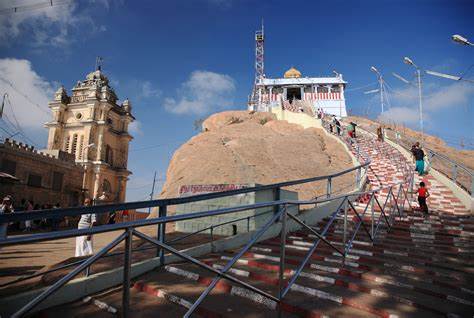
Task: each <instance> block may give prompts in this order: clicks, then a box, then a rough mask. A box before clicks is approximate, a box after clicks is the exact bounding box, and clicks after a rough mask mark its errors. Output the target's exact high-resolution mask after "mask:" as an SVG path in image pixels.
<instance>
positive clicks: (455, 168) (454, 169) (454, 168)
mask: <svg viewBox="0 0 474 318" xmlns="http://www.w3.org/2000/svg"><path fill="white" fill-rule="evenodd" d="M457 177H458V166H457V165H456V164H455V163H453V181H454V183H456V179H457Z"/></svg>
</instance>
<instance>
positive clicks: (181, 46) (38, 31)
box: [0, 0, 474, 199]
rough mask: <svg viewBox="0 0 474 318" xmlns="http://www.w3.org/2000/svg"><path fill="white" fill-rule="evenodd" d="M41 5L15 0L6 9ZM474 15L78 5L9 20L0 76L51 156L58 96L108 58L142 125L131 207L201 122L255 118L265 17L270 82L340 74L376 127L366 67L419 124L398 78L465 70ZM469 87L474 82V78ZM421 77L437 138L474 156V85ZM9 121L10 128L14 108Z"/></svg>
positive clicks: (408, 5)
mask: <svg viewBox="0 0 474 318" xmlns="http://www.w3.org/2000/svg"><path fill="white" fill-rule="evenodd" d="M44 2H45V1H44V0H30V1H12V0H9V1H3V2H2V3H1V4H0V9H2V8H11V7H14V6H17V5H24V4H31V3H44ZM472 12H474V2H472V1H454V0H452V1H428V0H425V1H389V0H384V1H380V0H379V1H251V0H240V1H239V0H190V1H180V0H178V1H148V0H142V1H125V0H124V1H107V0H95V1H92V0H82V1H76V2H71V3H70V4H67V5H60V6H57V7H53V8H44V9H39V10H28V11H24V12H21V13H7V14H1V15H0V75H1V76H2V78H4V79H5V78H6V79H7V80H8V81H9V82H10V83H12V84H14V86H15V88H16V90H14V89H12V88H11V86H9V84H7V83H6V82H5V81H4V80H1V79H0V93H2V94H3V93H4V91H7V92H8V93H9V95H10V99H11V102H12V106H13V107H14V109H15V110H16V111H15V117H16V118H17V120H18V122H19V124H20V126H21V129H22V131H23V132H24V134H25V135H27V136H28V140H27V141H30V142H29V143H31V141H34V142H35V143H36V144H38V146H39V147H41V146H44V145H45V144H46V131H45V129H44V128H42V123H43V122H44V121H45V120H47V101H48V100H50V99H51V98H52V93H53V92H54V90H56V89H57V87H58V85H60V84H64V86H65V87H66V88H67V89H71V88H72V86H73V85H74V83H75V82H76V81H77V80H79V79H83V78H84V77H85V75H86V74H87V73H88V72H90V71H92V70H93V68H94V64H95V57H96V56H98V55H100V56H103V57H104V63H103V69H104V71H105V72H106V74H107V75H108V76H109V79H110V80H111V82H112V86H113V87H114V88H115V90H116V92H117V94H118V96H119V98H120V99H124V98H126V97H129V98H130V100H131V102H132V105H133V109H134V115H135V117H136V118H137V123H136V124H135V126H134V127H133V133H134V135H135V139H134V140H133V142H132V145H131V152H130V157H129V168H130V170H132V171H133V176H132V178H131V180H130V182H129V190H128V198H129V199H143V198H145V197H146V195H147V194H148V193H149V192H150V188H151V182H152V178H153V172H154V171H155V170H157V171H158V175H162V176H163V177H164V175H165V171H166V168H167V165H168V161H169V159H170V157H171V155H172V153H173V151H174V150H175V149H176V148H177V147H179V145H180V144H182V143H183V142H185V141H186V140H187V139H189V137H191V136H192V135H194V134H196V131H195V130H194V127H193V122H194V121H195V120H196V119H199V118H204V117H206V116H207V115H209V114H210V113H212V112H216V111H222V110H224V109H245V107H246V100H247V95H248V94H249V92H250V89H251V85H252V81H253V74H254V69H253V64H254V54H255V53H254V42H253V37H254V35H253V33H254V31H255V30H256V29H257V28H258V27H259V25H260V20H261V18H262V17H263V18H264V20H265V32H266V43H265V73H266V74H267V76H268V77H277V76H280V75H281V74H282V73H283V72H284V71H285V70H286V69H288V68H289V67H290V66H295V67H297V68H298V69H299V70H300V71H301V72H302V73H303V76H318V75H330V74H331V72H332V70H337V71H338V72H340V73H342V74H343V75H344V79H345V80H346V81H348V82H349V85H348V87H347V93H346V104H347V107H348V109H349V110H350V111H351V112H352V113H353V114H368V115H369V116H371V117H377V116H378V115H379V114H378V112H379V104H378V99H377V96H373V95H366V94H363V92H364V91H366V90H370V89H373V88H376V83H375V82H376V77H375V74H374V73H372V72H370V70H369V68H370V66H371V65H375V66H376V67H377V68H378V69H379V70H380V71H381V72H382V73H383V74H384V76H385V77H386V81H387V83H388V85H389V87H390V88H391V90H390V95H389V98H390V101H391V107H392V109H391V110H389V113H388V114H387V117H388V118H390V119H396V120H398V121H401V122H405V123H406V124H407V125H409V126H412V127H415V128H416V127H417V123H418V118H417V116H418V112H417V107H418V104H417V95H416V89H414V88H413V87H410V86H407V85H405V84H404V83H402V82H400V81H398V80H397V79H395V78H394V77H393V76H392V75H391V72H396V73H398V74H400V75H402V76H404V77H405V78H408V79H413V78H414V72H413V71H414V69H413V68H411V67H409V66H407V65H405V64H403V62H402V59H403V57H404V56H409V57H411V58H412V59H413V60H414V61H415V63H417V64H418V65H420V66H421V67H423V68H426V69H431V70H435V71H441V72H445V73H450V74H462V73H463V72H464V71H466V70H467V69H468V68H469V67H470V65H472V64H474V48H472V47H464V46H460V45H456V44H454V43H453V42H451V41H450V37H451V35H452V34H456V33H459V34H462V35H464V36H465V37H467V38H469V39H471V40H474V33H473V30H474V19H472ZM466 78H474V69H471V71H470V72H468V74H467V75H466ZM423 81H424V94H425V95H426V99H425V100H426V107H425V108H426V114H425V117H426V120H425V127H426V130H427V131H428V132H431V133H433V134H436V135H438V136H440V137H443V138H444V139H445V140H446V141H447V142H449V143H452V144H454V145H459V141H460V139H461V138H464V143H465V144H466V145H469V144H471V148H473V147H474V145H473V144H474V135H473V133H472V129H471V128H470V126H472V122H473V119H474V111H473V106H474V105H473V100H474V84H460V83H456V82H453V81H449V80H446V79H437V78H434V77H428V76H425V77H424V79H423ZM361 87H363V88H361ZM22 94H23V95H27V97H28V99H30V100H33V101H34V102H35V104H36V105H33V104H32V103H31V102H29V101H28V100H27V99H26V98H25V96H23V95H22ZM40 108H42V110H40ZM45 110H46V112H45ZM6 113H7V115H9V118H13V114H12V113H11V110H10V109H8V108H7V110H6ZM12 121H13V122H14V120H12ZM2 124H4V123H2ZM2 127H4V128H8V129H10V130H14V128H12V127H8V126H2ZM0 133H3V135H2V136H3V137H4V134H5V133H4V132H3V131H1V132H0ZM15 138H18V139H21V138H24V137H22V136H21V135H17V136H16V137H15Z"/></svg>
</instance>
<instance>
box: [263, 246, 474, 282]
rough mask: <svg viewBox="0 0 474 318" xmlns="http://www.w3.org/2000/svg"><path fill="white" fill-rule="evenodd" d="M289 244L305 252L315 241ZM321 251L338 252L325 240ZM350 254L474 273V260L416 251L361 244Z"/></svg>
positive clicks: (276, 249)
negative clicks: (454, 260) (455, 260)
mask: <svg viewBox="0 0 474 318" xmlns="http://www.w3.org/2000/svg"><path fill="white" fill-rule="evenodd" d="M265 243H267V244H272V245H274V246H275V247H274V251H275V252H276V251H278V250H279V246H280V242H279V241H278V240H268V241H266V242H265ZM287 244H289V247H290V248H292V247H293V248H294V247H296V248H299V247H300V246H301V247H302V249H300V250H301V251H302V252H304V251H308V250H309V248H310V247H311V246H312V245H313V242H312V241H311V242H307V241H303V240H293V239H290V240H287ZM333 245H335V246H336V247H337V248H339V249H341V250H342V248H343V246H342V243H340V242H334V244H333ZM319 251H321V252H322V253H325V255H328V254H329V255H332V254H334V253H337V252H335V251H334V250H333V249H331V248H330V247H329V246H327V245H326V244H325V243H323V242H321V243H320V246H319V247H318V252H319ZM349 254H351V255H358V256H360V257H365V258H366V259H369V258H370V261H371V262H379V263H381V264H383V263H385V262H391V261H395V262H399V263H401V264H404V265H415V266H423V267H435V268H439V269H441V270H445V271H453V272H460V273H461V274H463V273H464V274H474V266H473V264H472V262H470V263H468V262H464V263H449V262H447V259H445V258H439V259H435V260H434V259H433V258H429V259H428V258H426V257H420V256H419V255H418V254H415V253H413V254H409V253H407V252H402V251H392V250H389V249H382V250H377V249H375V248H374V247H373V246H372V247H367V246H360V247H359V248H355V247H353V248H351V250H350V252H349Z"/></svg>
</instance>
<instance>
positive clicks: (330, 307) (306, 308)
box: [169, 259, 378, 317]
mask: <svg viewBox="0 0 474 318" xmlns="http://www.w3.org/2000/svg"><path fill="white" fill-rule="evenodd" d="M213 261H214V259H207V262H213ZM169 268H178V269H179V271H181V272H183V275H192V276H195V277H199V278H197V280H199V281H201V282H202V283H203V285H207V284H208V283H209V282H210V281H211V279H212V278H213V276H212V275H209V274H208V272H207V271H205V270H203V269H201V268H198V267H196V266H195V265H191V264H175V265H172V266H170V267H169ZM172 270H174V269H172ZM174 271H176V270H174ZM266 274H267V275H268V273H266ZM232 275H233V276H235V273H232ZM239 279H241V280H242V281H244V282H246V283H249V284H251V285H252V286H255V287H258V288H261V289H262V290H264V291H266V292H268V293H271V294H273V295H277V293H278V287H277V286H275V285H274V284H269V283H268V281H262V280H256V279H254V277H246V276H244V275H241V276H239ZM220 284H221V286H222V288H223V289H224V288H225V289H227V290H229V293H230V294H231V295H239V296H240V297H248V298H251V299H253V300H254V301H255V302H265V303H266V306H268V307H270V308H273V309H276V307H275V306H274V305H271V303H272V302H269V301H268V300H267V299H266V298H264V297H261V296H260V295H256V294H254V293H251V292H248V290H240V289H238V290H240V291H238V292H237V291H233V290H236V289H235V288H236V287H235V284H233V283H230V282H227V281H225V280H222V281H221V282H220ZM312 292H313V294H309V293H308V292H306V291H300V290H292V291H290V292H289V293H288V294H287V296H286V297H285V299H284V301H283V303H282V311H284V312H286V313H291V314H296V315H298V316H300V317H317V316H330V317H331V316H332V317H376V316H378V315H372V314H371V313H369V312H367V311H364V310H359V309H356V308H353V307H352V306H342V300H341V299H340V298H338V297H333V296H334V295H331V294H328V293H324V292H316V291H315V290H312ZM240 297H238V298H240ZM257 312H258V311H257ZM271 313H272V314H273V316H272V317H275V315H276V313H275V311H274V310H273V311H272V312H271Z"/></svg>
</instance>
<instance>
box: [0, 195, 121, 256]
mask: <svg viewBox="0 0 474 318" xmlns="http://www.w3.org/2000/svg"><path fill="white" fill-rule="evenodd" d="M92 205H93V201H92V200H91V199H90V198H85V199H84V206H86V207H88V206H92ZM52 208H53V209H54V208H60V205H59V203H56V204H55V205H54V206H53V205H49V204H44V205H42V206H40V205H39V204H34V203H33V201H32V200H26V199H23V200H21V204H20V207H19V208H18V209H16V210H15V209H14V207H13V199H12V197H11V196H9V195H7V196H5V197H4V198H3V200H2V203H1V204H0V214H11V213H27V212H30V211H34V210H40V209H52ZM128 216H129V213H128V211H127V210H126V211H122V212H121V217H122V221H125V222H127V221H128ZM115 218H116V213H115V212H111V213H109V214H108V217H107V219H106V220H105V223H107V224H113V223H115ZM63 220H64V221H65V225H66V226H68V227H69V226H72V225H73V224H72V223H74V224H75V222H73V220H70V219H69V218H68V217H55V218H51V219H43V220H39V221H38V222H36V221H32V220H26V221H24V222H21V223H20V222H17V223H10V224H8V223H2V224H0V240H2V239H6V237H7V232H8V228H9V227H11V230H13V231H15V230H23V231H24V232H28V231H31V230H32V229H38V228H48V227H49V228H50V229H51V230H53V231H56V230H58V229H59V224H60V223H61V222H62V221H63ZM98 222H99V220H98V217H97V215H96V214H94V213H86V214H82V215H81V217H80V219H79V222H78V223H77V229H79V230H81V229H88V228H91V227H93V226H95V225H97V224H98ZM93 253H94V251H93V244H92V235H84V236H78V237H76V248H75V256H76V257H81V256H86V255H91V254H93Z"/></svg>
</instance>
